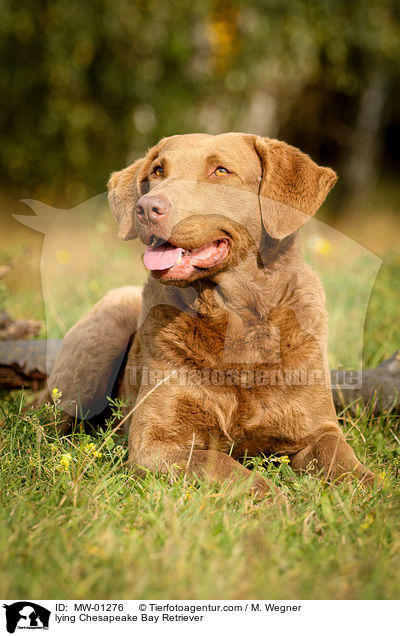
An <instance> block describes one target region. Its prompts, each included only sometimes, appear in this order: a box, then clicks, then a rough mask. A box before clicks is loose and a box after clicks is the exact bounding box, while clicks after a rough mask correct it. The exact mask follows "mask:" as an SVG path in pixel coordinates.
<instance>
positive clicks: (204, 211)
mask: <svg viewBox="0 0 400 636" xmlns="http://www.w3.org/2000/svg"><path fill="white" fill-rule="evenodd" d="M335 182H336V174H335V173H334V172H333V170H331V169H330V168H324V167H320V166H318V165H317V164H316V163H314V161H312V159H310V157H309V156H308V155H305V154H304V153H302V152H301V151H300V150H298V149H297V148H294V147H293V146H289V145H288V144H286V143H284V142H282V141H278V140H275V139H268V138H263V137H258V136H256V135H247V134H242V133H227V134H222V135H216V136H214V135H203V134H193V135H176V136H173V137H167V138H165V139H162V140H161V141H160V142H159V143H158V144H157V145H156V146H154V147H153V148H151V149H150V150H149V151H148V153H147V155H146V156H145V157H144V158H143V159H138V160H137V161H135V163H134V164H132V165H131V166H129V167H128V168H125V169H124V170H121V171H119V172H114V173H113V174H112V175H111V178H110V181H109V183H108V188H109V200H110V206H111V210H112V212H113V214H114V216H115V218H116V219H117V221H118V223H119V236H120V238H122V239H124V240H129V239H132V238H136V237H137V236H139V237H140V239H141V240H142V242H143V243H144V244H145V245H146V246H147V247H146V251H145V255H144V264H145V266H146V267H147V269H149V270H150V271H151V273H152V275H153V276H154V277H156V278H159V279H160V280H161V281H163V282H166V283H167V282H168V283H172V284H178V285H187V284H189V283H191V282H193V281H194V280H196V279H199V278H205V277H207V278H212V277H213V275H215V274H216V273H217V272H219V271H221V270H222V269H224V268H227V267H229V266H230V265H232V264H233V263H235V262H238V261H239V260H240V259H242V258H244V257H245V256H246V255H247V254H248V252H249V250H253V251H254V252H255V253H257V252H258V249H259V247H260V241H261V240H262V236H263V229H264V230H265V232H266V233H267V234H268V235H269V237H271V238H272V239H275V240H276V241H280V240H282V239H284V238H286V237H287V236H289V235H291V234H293V233H294V232H296V231H297V230H298V229H299V228H300V227H301V226H302V225H304V223H305V222H306V221H307V220H308V219H309V218H310V217H311V216H313V214H315V212H316V211H317V210H318V208H319V207H320V205H321V204H322V202H323V201H324V199H325V197H326V196H327V194H328V192H329V190H330V189H331V188H332V187H333V185H334V184H335Z"/></svg>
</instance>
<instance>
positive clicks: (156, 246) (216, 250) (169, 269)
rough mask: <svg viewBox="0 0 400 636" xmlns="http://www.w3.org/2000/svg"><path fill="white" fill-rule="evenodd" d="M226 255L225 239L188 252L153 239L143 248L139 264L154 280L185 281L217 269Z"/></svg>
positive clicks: (226, 245) (226, 243)
mask: <svg viewBox="0 0 400 636" xmlns="http://www.w3.org/2000/svg"><path fill="white" fill-rule="evenodd" d="M228 254H229V239H228V238H226V237H224V238H220V239H216V240H215V241H210V242H209V243H206V244H205V245H202V246H201V247H197V248H194V249H191V250H189V249H185V248H183V247H179V246H177V245H173V244H172V243H168V242H165V241H163V240H161V239H156V238H155V239H154V240H153V244H152V245H148V246H147V247H146V250H145V253H144V256H143V263H144V266H145V267H146V269H149V270H150V271H151V273H152V275H153V276H155V277H156V278H162V279H171V280H186V279H188V278H192V277H193V275H194V274H196V273H197V274H201V272H205V271H207V270H211V269H213V268H214V267H217V266H218V265H220V264H221V263H222V262H223V261H224V260H225V259H226V257H227V256H228Z"/></svg>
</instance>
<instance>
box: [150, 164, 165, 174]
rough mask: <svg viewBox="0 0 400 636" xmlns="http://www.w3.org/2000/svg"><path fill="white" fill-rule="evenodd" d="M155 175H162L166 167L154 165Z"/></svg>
mask: <svg viewBox="0 0 400 636" xmlns="http://www.w3.org/2000/svg"><path fill="white" fill-rule="evenodd" d="M151 174H154V176H155V177H161V175H162V174H164V168H163V167H162V166H154V168H153V170H152V173H151Z"/></svg>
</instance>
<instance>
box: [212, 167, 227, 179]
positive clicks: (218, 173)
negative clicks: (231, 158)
mask: <svg viewBox="0 0 400 636" xmlns="http://www.w3.org/2000/svg"><path fill="white" fill-rule="evenodd" d="M213 174H215V176H216V177H222V176H223V175H224V174H230V172H229V170H228V168H224V166H218V168H215V170H214V172H213Z"/></svg>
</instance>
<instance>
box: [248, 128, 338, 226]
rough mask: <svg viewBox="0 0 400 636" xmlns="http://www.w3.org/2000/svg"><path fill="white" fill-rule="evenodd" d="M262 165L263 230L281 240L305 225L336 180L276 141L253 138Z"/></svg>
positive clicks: (296, 152) (265, 138)
mask: <svg viewBox="0 0 400 636" xmlns="http://www.w3.org/2000/svg"><path fill="white" fill-rule="evenodd" d="M254 146H255V150H256V152H257V154H258V156H259V157H260V160H261V163H262V178H261V184H260V208H261V215H262V220H263V224H264V227H265V230H266V231H267V233H268V234H269V235H270V236H271V237H272V238H275V239H283V238H285V237H286V236H289V234H292V233H293V232H295V231H296V230H298V229H299V228H300V227H301V226H302V225H304V223H306V222H307V221H308V220H309V219H310V218H311V217H312V216H313V215H314V214H315V212H316V211H317V210H318V208H319V207H320V206H321V205H322V203H323V202H324V200H325V198H326V196H327V195H328V192H329V191H330V189H331V188H333V186H334V185H335V183H336V181H337V176H336V173H335V172H334V171H333V170H331V169H330V168H323V167H321V166H318V165H317V164H316V163H315V162H314V161H313V160H312V159H311V158H310V157H309V156H308V155H306V154H304V153H303V152H301V151H300V150H298V149H297V148H294V147H293V146H289V144H286V143H285V142H283V141H278V140H277V139H268V137H254Z"/></svg>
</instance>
